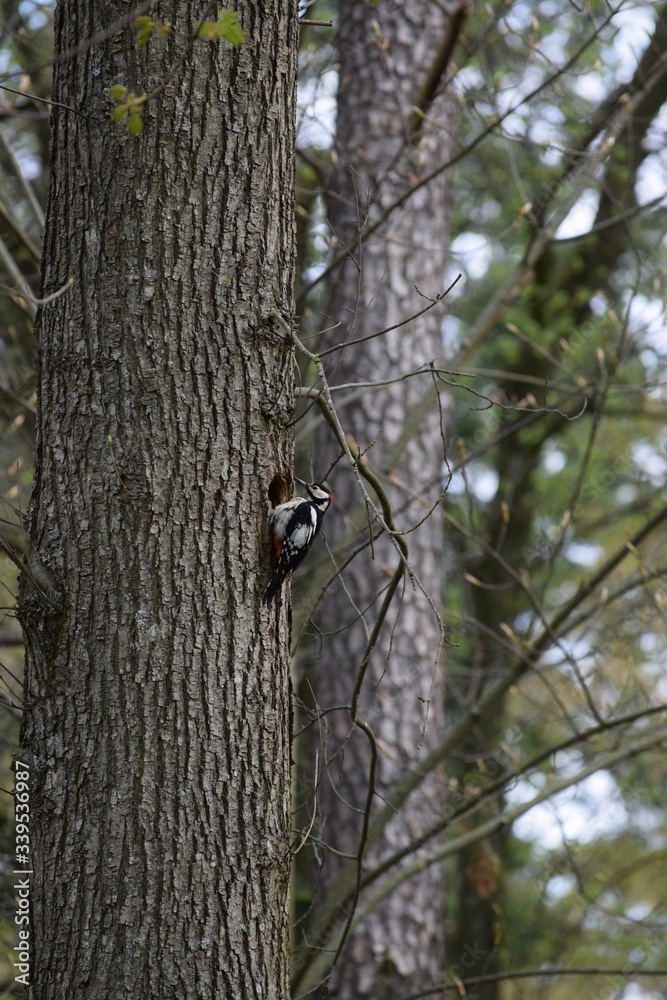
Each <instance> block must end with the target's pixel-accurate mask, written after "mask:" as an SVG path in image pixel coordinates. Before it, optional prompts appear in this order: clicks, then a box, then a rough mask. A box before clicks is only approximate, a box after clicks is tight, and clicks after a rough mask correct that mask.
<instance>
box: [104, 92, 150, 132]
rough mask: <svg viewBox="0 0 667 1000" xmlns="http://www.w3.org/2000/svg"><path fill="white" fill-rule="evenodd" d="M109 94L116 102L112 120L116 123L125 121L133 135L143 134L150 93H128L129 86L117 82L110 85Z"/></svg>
mask: <svg viewBox="0 0 667 1000" xmlns="http://www.w3.org/2000/svg"><path fill="white" fill-rule="evenodd" d="M109 96H110V97H111V99H112V101H114V102H115V104H116V107H115V108H114V109H113V111H112V112H111V121H112V122H115V123H116V124H119V123H121V122H124V123H125V127H126V129H127V131H128V132H129V133H130V135H131V136H138V135H141V132H142V131H143V127H144V122H143V113H144V105H145V103H146V100H147V98H148V94H139V95H137V94H135V93H132V92H129V93H128V90H127V87H124V86H123V84H121V83H116V84H114V85H113V86H112V87H109Z"/></svg>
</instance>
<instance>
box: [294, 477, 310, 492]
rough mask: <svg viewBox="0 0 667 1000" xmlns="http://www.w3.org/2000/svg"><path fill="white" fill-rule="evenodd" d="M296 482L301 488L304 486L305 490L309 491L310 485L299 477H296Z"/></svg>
mask: <svg viewBox="0 0 667 1000" xmlns="http://www.w3.org/2000/svg"><path fill="white" fill-rule="evenodd" d="M294 482H295V483H298V484H299V485H300V486H303V487H304V488H305V489H308V483H304V481H303V479H299V477H298V476H295V477H294Z"/></svg>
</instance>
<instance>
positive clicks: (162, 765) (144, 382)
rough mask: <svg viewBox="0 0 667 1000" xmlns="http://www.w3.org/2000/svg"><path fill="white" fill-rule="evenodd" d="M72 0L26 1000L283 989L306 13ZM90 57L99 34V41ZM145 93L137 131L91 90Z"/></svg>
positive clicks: (42, 427)
mask: <svg viewBox="0 0 667 1000" xmlns="http://www.w3.org/2000/svg"><path fill="white" fill-rule="evenodd" d="M236 8H237V9H238V10H239V14H240V20H241V23H242V25H243V27H244V29H245V30H246V32H247V40H246V42H245V44H244V45H242V46H241V47H239V48H233V47H232V46H230V45H229V44H228V43H226V42H220V43H217V44H214V43H210V42H204V41H200V40H194V41H193V39H192V32H193V25H194V24H195V22H196V20H197V19H198V18H200V17H201V16H202V5H201V4H194V3H190V2H188V0H173V2H171V3H167V2H163V3H158V4H156V5H154V6H153V7H152V8H151V11H150V14H151V17H152V18H154V19H155V21H156V22H160V23H164V22H171V23H172V24H173V31H172V33H171V34H170V35H169V36H168V37H166V38H158V37H153V38H152V39H151V41H150V42H149V44H148V45H147V46H146V47H145V48H143V49H142V50H141V51H137V48H136V35H135V32H133V31H132V30H130V28H129V27H128V26H127V24H126V25H125V26H122V25H121V24H120V23H119V18H122V17H125V16H126V15H128V14H130V13H131V11H132V9H133V7H132V5H131V4H129V3H122V4H115V5H114V4H112V5H109V4H103V3H101V2H98V0H61V2H60V3H59V4H58V6H57V12H56V28H55V30H56V53H67V52H68V50H70V49H74V54H71V55H69V56H67V57H65V58H64V59H63V60H62V61H57V62H56V79H55V90H54V100H55V101H57V102H60V104H61V105H62V104H66V105H68V106H70V107H75V108H80V109H81V111H82V112H83V115H85V117H84V116H83V115H79V114H76V113H74V112H73V111H71V110H66V109H64V108H63V107H60V106H58V105H54V109H53V122H52V124H53V139H52V172H51V186H50V196H49V206H48V217H47V230H46V238H45V246H44V257H43V286H44V294H45V295H49V294H51V293H53V292H55V291H57V290H58V289H60V288H61V287H62V286H63V284H64V283H65V282H67V281H68V279H71V280H72V287H71V288H70V290H69V291H68V292H67V293H66V294H64V295H62V296H61V297H60V298H57V299H56V300H55V301H52V302H51V303H49V304H48V305H46V306H45V307H44V308H43V309H42V311H41V317H40V318H39V322H38V330H39V337H40V346H39V364H38V379H39V416H38V444H37V454H36V471H35V482H34V488H33V497H32V506H31V513H30V537H31V541H32V543H33V546H34V551H35V553H36V560H38V563H39V565H37V566H36V567H35V572H36V574H37V576H38V578H39V579H40V580H41V581H42V589H43V590H45V591H47V593H48V597H49V601H48V602H47V601H46V600H45V599H44V598H43V597H42V596H41V595H40V593H39V592H38V591H37V590H35V589H31V590H28V587H26V588H24V597H23V600H22V616H23V622H24V628H25V634H26V644H27V651H28V666H27V702H28V706H29V711H28V712H27V713H26V715H25V720H24V725H23V731H22V744H21V746H22V749H21V751H20V754H19V759H20V761H21V762H22V763H24V764H26V765H29V775H30V792H31V815H30V820H31V837H32V855H31V861H32V865H33V870H34V874H33V875H32V876H31V878H30V888H31V907H32V909H31V927H30V929H31V939H30V940H31V945H32V950H31V969H30V980H31V983H32V994H31V995H32V997H33V1000H41V998H49V1000H51V998H54V997H56V996H57V997H61V996H67V997H69V998H72V1000H76V998H86V1000H97V998H99V1000H102V998H104V1000H106V998H108V997H118V996H133V997H136V998H141V1000H150V998H156V1000H157V998H160V1000H164V998H165V997H176V996H178V997H182V998H186V997H187V998H194V997H197V998H210V1000H213V998H215V1000H222V998H237V997H238V998H240V997H249V996H253V997H264V998H266V997H286V996H287V989H288V988H287V978H286V977H287V966H288V928H287V916H286V915H287V909H286V893H287V888H288V875H289V843H288V834H289V739H288V737H289V725H288V722H289V673H288V667H289V660H288V623H287V619H286V615H285V613H280V614H278V617H277V618H276V613H275V612H274V611H266V610H264V609H263V607H262V604H261V595H262V591H263V587H264V586H265V584H266V581H267V573H268V544H267V538H266V533H267V528H266V518H267V514H268V511H269V509H270V508H269V503H268V499H267V487H268V485H269V483H270V482H271V479H272V477H273V475H274V474H275V473H276V472H277V471H282V472H284V471H285V470H287V469H288V468H289V466H290V463H291V448H292V437H291V432H290V431H288V430H286V429H285V428H287V427H288V426H289V416H290V414H291V412H292V399H291V389H290V386H291V384H292V381H293V379H292V356H291V349H290V348H289V347H288V346H286V345H285V342H284V341H283V340H281V339H280V337H279V336H278V334H277V332H276V328H275V327H274V326H273V325H272V319H271V314H272V311H273V310H277V311H279V312H280V313H282V314H284V315H286V316H289V315H290V313H291V311H292V298H291V297H292V281H293V258H294V233H293V193H292V177H293V170H294V163H293V144H294V92H295V66H296V37H295V36H296V6H295V5H294V4H293V3H292V2H291V0H271V2H269V3H268V4H264V5H262V10H261V12H260V11H259V9H258V6H257V5H256V4H253V3H251V2H249V0H242V2H240V3H237V4H236ZM95 38H97V39H100V38H102V40H101V41H99V40H98V41H95V42H93V39H95ZM117 82H118V83H122V84H124V85H126V86H127V88H128V90H129V91H134V92H135V93H136V94H141V93H142V92H144V91H145V92H147V93H148V94H149V95H150V96H149V99H148V101H147V103H146V106H145V110H144V113H143V119H144V130H143V133H142V134H141V136H139V137H138V138H132V137H131V136H130V135H129V134H128V132H127V130H126V129H125V128H124V127H123V126H122V125H113V124H112V123H111V121H110V111H111V108H112V104H111V101H110V99H109V97H108V92H107V91H106V90H105V88H108V87H109V85H111V84H113V83H117Z"/></svg>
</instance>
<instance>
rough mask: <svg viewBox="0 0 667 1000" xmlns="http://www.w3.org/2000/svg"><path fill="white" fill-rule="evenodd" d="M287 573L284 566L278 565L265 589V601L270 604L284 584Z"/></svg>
mask: <svg viewBox="0 0 667 1000" xmlns="http://www.w3.org/2000/svg"><path fill="white" fill-rule="evenodd" d="M286 576H287V574H286V573H285V572H284V570H283V568H282V566H278V568H277V569H276V571H275V573H274V574H273V576H272V577H271V580H270V582H269V585H268V587H267V588H266V590H265V591H264V603H265V604H270V603H271V601H272V600H273V598H274V597H275V595H276V594H277V593H278V591H279V590H280V588H281V587H282V585H283V581H284V579H285V577H286Z"/></svg>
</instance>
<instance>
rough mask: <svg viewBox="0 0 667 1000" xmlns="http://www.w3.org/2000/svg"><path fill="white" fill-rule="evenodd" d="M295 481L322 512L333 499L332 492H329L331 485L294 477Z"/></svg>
mask: <svg viewBox="0 0 667 1000" xmlns="http://www.w3.org/2000/svg"><path fill="white" fill-rule="evenodd" d="M294 479H295V481H296V482H297V483H299V484H300V485H301V486H303V488H304V490H305V491H306V493H307V495H308V499H309V500H311V501H312V502H313V503H314V504H315V506H316V507H317V508H318V510H321V511H322V513H323V514H324V512H325V510H327V508H328V507H329V505H330V504H331V501H332V500H333V493H332V492H331V487H330V486H329V484H328V483H306V482H304V481H303V479H298V478H297V477H296V476H295V477H294Z"/></svg>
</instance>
